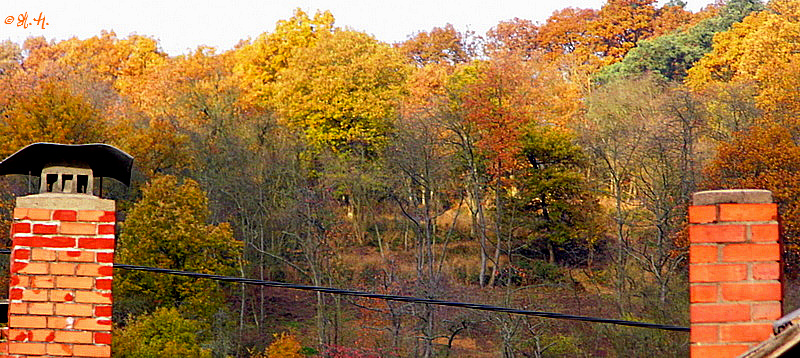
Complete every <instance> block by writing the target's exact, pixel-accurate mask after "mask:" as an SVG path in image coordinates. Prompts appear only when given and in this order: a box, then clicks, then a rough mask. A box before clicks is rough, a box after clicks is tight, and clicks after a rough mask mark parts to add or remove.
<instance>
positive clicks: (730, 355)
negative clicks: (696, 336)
mask: <svg viewBox="0 0 800 358" xmlns="http://www.w3.org/2000/svg"><path fill="white" fill-rule="evenodd" d="M748 349H750V346H749V345H747V344H725V345H703V346H699V345H692V346H691V348H690V352H689V356H690V357H693V358H734V357H738V356H739V355H740V354H742V353H744V352H747V350H748Z"/></svg>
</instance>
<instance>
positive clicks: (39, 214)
mask: <svg viewBox="0 0 800 358" xmlns="http://www.w3.org/2000/svg"><path fill="white" fill-rule="evenodd" d="M132 165H133V157H131V156H130V155H128V154H127V153H125V152H123V151H121V150H119V149H117V148H114V147H112V146H109V145H105V144H87V145H63V144H55V143H34V144H31V145H29V146H27V147H25V148H23V149H21V150H20V151H18V152H17V153H14V154H13V155H11V156H10V157H8V158H6V159H5V160H3V161H2V162H0V175H5V174H23V175H31V174H33V175H39V179H40V184H39V194H34V195H28V196H22V197H18V198H17V201H16V207H15V209H14V220H13V222H12V224H11V225H12V226H11V239H12V247H11V266H10V267H11V270H10V271H11V272H10V278H11V279H10V287H9V294H8V296H9V297H8V299H9V307H8V328H7V332H6V333H7V337H8V341H7V343H4V344H0V357H65V356H69V357H111V326H112V325H111V314H112V308H111V304H112V295H111V283H112V280H113V272H114V266H113V265H114V264H113V262H114V247H115V239H114V232H115V222H116V220H115V216H116V215H115V204H114V201H113V200H107V199H102V198H100V197H97V196H95V195H94V191H95V189H96V188H95V186H94V178H95V176H98V177H101V178H102V177H111V178H114V179H117V180H118V181H120V182H122V183H123V184H125V185H128V184H129V183H130V170H131V167H132ZM97 189H102V185H100V186H99V188H97Z"/></svg>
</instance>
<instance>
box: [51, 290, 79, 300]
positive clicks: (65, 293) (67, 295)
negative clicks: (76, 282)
mask: <svg viewBox="0 0 800 358" xmlns="http://www.w3.org/2000/svg"><path fill="white" fill-rule="evenodd" d="M74 299H75V294H74V293H73V291H71V290H50V301H52V302H72V301H73V300H74Z"/></svg>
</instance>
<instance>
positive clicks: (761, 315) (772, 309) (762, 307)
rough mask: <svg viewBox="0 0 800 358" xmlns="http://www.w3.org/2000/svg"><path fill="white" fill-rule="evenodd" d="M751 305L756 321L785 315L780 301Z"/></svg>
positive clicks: (770, 319)
mask: <svg viewBox="0 0 800 358" xmlns="http://www.w3.org/2000/svg"><path fill="white" fill-rule="evenodd" d="M750 307H751V311H752V316H753V320H754V321H759V320H767V321H774V320H776V319H778V318H781V317H782V316H783V308H782V306H781V303H780V302H763V303H761V302H759V303H754V304H752V305H750Z"/></svg>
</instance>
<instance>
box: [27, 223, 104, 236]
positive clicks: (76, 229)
mask: <svg viewBox="0 0 800 358" xmlns="http://www.w3.org/2000/svg"><path fill="white" fill-rule="evenodd" d="M35 229H36V228H34V230H35ZM59 232H60V233H62V234H66V235H95V234H97V225H96V224H89V223H71V222H65V223H61V227H60V230H59Z"/></svg>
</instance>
